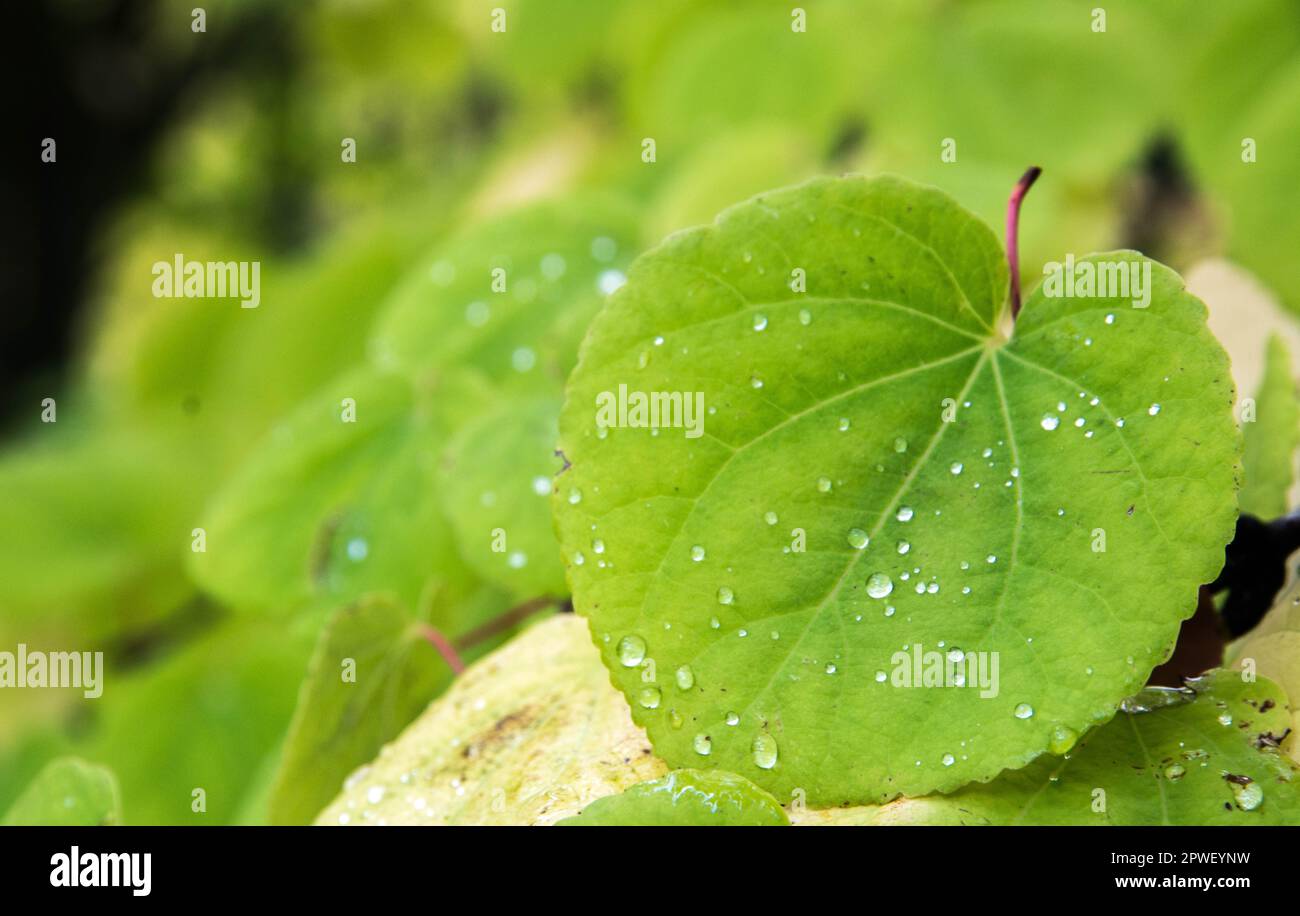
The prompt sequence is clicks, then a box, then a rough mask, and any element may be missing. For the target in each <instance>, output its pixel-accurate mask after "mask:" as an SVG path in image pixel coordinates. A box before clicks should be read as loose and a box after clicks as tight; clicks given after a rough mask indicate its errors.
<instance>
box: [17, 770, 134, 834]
mask: <svg viewBox="0 0 1300 916" xmlns="http://www.w3.org/2000/svg"><path fill="white" fill-rule="evenodd" d="M121 807H122V806H121V801H120V799H119V797H118V789H117V780H116V779H114V778H113V773H112V771H110V770H109V769H108V768H107V767H102V766H95V765H94V764H91V763H87V762H86V761H84V760H80V759H78V758H76V757H61V758H59V759H58V760H54V761H51V762H50V764H49V765H48V766H47V767H46V768H45V769H43V770H41V772H40V775H38V776H37V777H36V779H34V780H33V781H32V783H31V784H30V785H29V786H28V787H27V789H26V790H25V791H24V792H23V794H22V796H21V797H20V798H19V799H18V800H17V801H16V802H14V804H13V807H11V808H10V809H9V811H8V812H7V813H6V814H5V816H4V820H3V822H0V823H3V825H4V826H6V827H17V826H53V827H99V826H107V825H112V824H116V823H117V822H118V821H119V820H120V819H121V815H122V812H121Z"/></svg>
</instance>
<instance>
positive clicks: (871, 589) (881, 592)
mask: <svg viewBox="0 0 1300 916" xmlns="http://www.w3.org/2000/svg"><path fill="white" fill-rule="evenodd" d="M893 590H894V580H893V579H891V578H889V576H888V575H886V574H885V573H882V572H878V573H873V574H872V575H871V578H869V579H868V580H867V594H868V595H870V596H871V597H872V598H884V597H886V596H887V595H888V594H889V593H890V592H892V591H893Z"/></svg>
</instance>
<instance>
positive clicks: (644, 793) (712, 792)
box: [557, 770, 790, 827]
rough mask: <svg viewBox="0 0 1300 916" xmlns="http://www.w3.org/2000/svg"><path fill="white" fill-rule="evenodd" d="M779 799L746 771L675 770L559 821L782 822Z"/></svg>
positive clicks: (769, 824)
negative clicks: (747, 775) (744, 772)
mask: <svg viewBox="0 0 1300 916" xmlns="http://www.w3.org/2000/svg"><path fill="white" fill-rule="evenodd" d="M789 823H790V819H789V818H788V817H786V814H785V811H783V810H781V806H780V805H779V804H778V803H777V800H776V799H775V798H773V797H772V796H770V795H768V794H767V793H766V792H764V791H763V790H762V789H760V788H759V787H758V786H756V785H754V784H753V783H752V782H750V781H749V780H748V779H745V778H744V777H743V776H737V775H736V774H734V773H724V772H721V771H719V770H712V771H708V770H674V771H673V772H671V773H669V774H668V775H667V776H664V777H661V778H659V779H654V780H651V781H650V782H642V783H638V784H637V785H635V786H632V787H630V788H628V789H624V790H623V791H622V792H621V793H619V794H618V795H609V796H606V797H605V798H598V799H596V801H594V802H592V803H591V804H590V805H588V806H587V807H586V808H584V809H583V810H582V813H581V814H578V815H576V816H574V817H569V818H565V819H564V820H562V821H560V822H559V824H558V825H557V826H560V827H618V826H633V827H782V826H785V825H787V824H789Z"/></svg>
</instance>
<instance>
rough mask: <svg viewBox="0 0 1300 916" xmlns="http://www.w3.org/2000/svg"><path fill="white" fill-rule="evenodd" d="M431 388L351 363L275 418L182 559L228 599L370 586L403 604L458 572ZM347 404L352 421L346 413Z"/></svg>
mask: <svg viewBox="0 0 1300 916" xmlns="http://www.w3.org/2000/svg"><path fill="white" fill-rule="evenodd" d="M433 398H434V393H433V392H423V393H417V391H416V390H415V389H414V388H413V386H412V385H411V383H410V382H409V381H407V380H406V378H405V377H403V376H400V375H393V374H382V373H373V372H368V371H358V372H354V373H350V374H348V375H346V376H344V377H343V378H341V379H338V380H336V381H335V382H333V383H331V384H330V385H329V386H327V388H326V389H325V390H324V391H322V392H321V393H320V394H318V395H317V396H315V397H313V398H312V399H311V400H310V401H309V402H308V403H306V404H304V405H303V407H301V408H300V409H299V410H298V411H296V412H295V413H294V414H293V416H292V417H290V419H289V420H288V421H286V422H285V423H283V424H281V425H280V426H279V427H277V428H276V429H275V430H274V431H273V432H272V434H271V436H270V437H268V439H267V440H266V441H265V442H264V443H263V444H262V446H261V447H260V448H259V449H258V450H256V451H255V452H254V453H253V455H252V456H251V457H250V458H249V460H248V461H247V462H246V463H245V465H244V466H243V467H242V468H241V469H240V470H239V472H238V473H237V474H236V475H235V476H234V477H233V478H232V479H231V480H230V481H229V482H228V483H227V484H226V486H225V487H224V488H223V489H222V490H221V492H220V493H219V494H218V495H217V496H216V498H215V499H214V501H213V503H212V504H211V506H210V507H209V510H208V512H207V513H206V518H207V523H206V525H205V527H206V529H207V551H206V553H194V554H191V557H190V559H191V561H192V562H191V564H190V569H191V571H192V573H193V574H194V576H195V577H196V579H197V580H198V581H199V582H200V583H201V584H202V585H203V586H204V587H205V588H207V589H208V590H210V591H211V592H212V593H213V594H216V595H218V596H220V597H221V598H222V599H223V600H225V601H227V602H229V603H230V604H232V605H235V606H237V607H243V606H251V607H274V606H279V607H281V608H283V609H288V608H292V607H294V606H297V605H300V604H302V603H303V602H305V601H307V600H309V599H318V600H321V601H326V602H332V603H335V604H337V603H339V602H345V601H349V600H352V599H355V598H357V597H359V596H361V595H362V594H365V593H367V592H372V591H387V592H391V593H393V594H394V595H396V596H397V597H398V598H400V599H401V600H402V601H404V602H405V603H407V604H408V605H411V606H414V605H415V604H416V603H417V602H418V601H419V597H420V594H421V592H422V590H423V589H424V587H425V584H426V582H428V581H429V580H431V579H441V580H446V581H449V582H459V581H462V580H463V579H464V578H465V572H464V570H463V567H462V566H461V564H460V561H459V560H458V558H457V554H456V548H455V543H454V541H453V538H452V532H451V530H450V527H449V526H448V524H447V522H446V520H445V519H444V517H443V515H442V510H441V502H440V496H439V493H438V489H437V467H436V462H437V458H438V454H439V451H440V446H441V443H442V442H444V441H445V439H444V433H443V431H442V429H441V422H440V420H439V418H438V417H437V416H436V415H435V413H436V411H435V409H434V407H433ZM349 405H353V406H354V407H355V422H348V421H347V420H346V419H345V417H346V416H349V415H351V414H350V413H349V412H350V411H351V410H352V409H353V406H349Z"/></svg>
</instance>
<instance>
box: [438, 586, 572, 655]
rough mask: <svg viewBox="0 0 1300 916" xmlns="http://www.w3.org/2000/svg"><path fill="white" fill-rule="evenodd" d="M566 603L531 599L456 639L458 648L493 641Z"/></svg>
mask: <svg viewBox="0 0 1300 916" xmlns="http://www.w3.org/2000/svg"><path fill="white" fill-rule="evenodd" d="M564 603H566V599H564V598H553V597H551V596H550V595H542V596H541V597H538V598H530V599H528V600H527V601H525V602H524V603H523V604H518V605H515V606H514V607H512V608H511V609H510V610H508V611H506V612H505V613H504V614H501V615H500V616H498V617H494V618H492V619H491V620H489V621H488V622H487V623H485V624H482V625H481V626H478V627H475V628H474V629H472V630H470V631H469V632H468V633H462V634H461V635H460V636H458V637H456V646H457V648H459V649H461V650H465V649H469V648H471V647H473V646H476V645H478V644H479V643H481V642H483V641H484V640H485V639H491V638H492V637H493V636H496V635H497V634H498V633H504V632H505V631H506V630H508V629H510V628H511V627H513V626H514V625H515V624H518V623H523V622H524V621H525V620H527V619H528V618H529V617H531V616H532V615H533V614H535V613H537V612H538V611H540V610H541V609H542V608H545V607H550V606H552V605H559V604H564Z"/></svg>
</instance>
